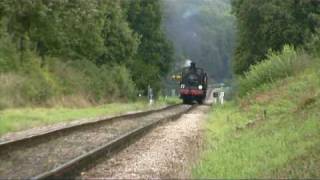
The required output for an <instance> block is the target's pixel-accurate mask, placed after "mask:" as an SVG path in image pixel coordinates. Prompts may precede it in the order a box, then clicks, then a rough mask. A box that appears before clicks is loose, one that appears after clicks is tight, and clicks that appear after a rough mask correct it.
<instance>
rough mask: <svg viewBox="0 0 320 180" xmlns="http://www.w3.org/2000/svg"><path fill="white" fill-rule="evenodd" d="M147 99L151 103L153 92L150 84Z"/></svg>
mask: <svg viewBox="0 0 320 180" xmlns="http://www.w3.org/2000/svg"><path fill="white" fill-rule="evenodd" d="M148 99H149V105H152V104H153V92H152V88H151V87H150V85H148Z"/></svg>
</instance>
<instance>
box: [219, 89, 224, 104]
mask: <svg viewBox="0 0 320 180" xmlns="http://www.w3.org/2000/svg"><path fill="white" fill-rule="evenodd" d="M219 100H220V104H223V103H224V92H223V91H221V92H220V93H219Z"/></svg>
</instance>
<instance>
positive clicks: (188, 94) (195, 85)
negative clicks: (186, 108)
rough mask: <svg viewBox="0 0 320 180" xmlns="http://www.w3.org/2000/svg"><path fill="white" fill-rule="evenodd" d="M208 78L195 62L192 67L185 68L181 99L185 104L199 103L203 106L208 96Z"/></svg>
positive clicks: (182, 78)
mask: <svg viewBox="0 0 320 180" xmlns="http://www.w3.org/2000/svg"><path fill="white" fill-rule="evenodd" d="M207 86H208V77H207V73H205V72H204V70H203V69H202V68H197V67H196V64H195V63H194V62H192V63H191V65H190V67H186V68H183V70H182V76H181V80H180V98H181V99H182V100H183V103H184V104H190V103H192V102H193V101H197V102H198V103H199V104H202V103H203V101H204V99H205V98H206V94H207Z"/></svg>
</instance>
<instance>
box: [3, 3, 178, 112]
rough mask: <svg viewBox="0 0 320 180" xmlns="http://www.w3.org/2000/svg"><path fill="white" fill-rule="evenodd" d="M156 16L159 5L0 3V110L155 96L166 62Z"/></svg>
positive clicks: (167, 48) (166, 52)
mask: <svg viewBox="0 0 320 180" xmlns="http://www.w3.org/2000/svg"><path fill="white" fill-rule="evenodd" d="M161 8H162V7H161V3H160V0H153V1H148V0H137V1H120V0H112V1H109V0H103V1H100V0H90V1H87V0H52V1H47V0H24V1H20V0H3V1H1V2H0V79H2V80H6V82H8V83H7V84H6V83H4V84H1V86H0V95H1V98H0V106H14V105H26V104H27V103H31V104H34V103H47V102H48V101H51V100H52V99H53V98H57V97H65V96H78V95H80V96H81V97H83V98H84V99H87V100H89V101H90V102H100V101H106V100H107V101H108V100H111V99H114V98H128V97H129V98H130V97H133V96H135V95H136V90H145V89H146V88H147V85H149V84H150V85H152V86H154V87H156V89H160V87H161V83H160V82H161V81H160V79H161V77H163V76H165V75H166V73H167V72H168V70H169V67H170V62H172V61H173V60H172V53H173V52H172V47H171V46H170V43H169V42H168V41H167V39H166V37H165V36H164V33H163V32H162V29H161V17H162V11H161ZM12 90H14V91H12ZM4 97H6V98H4Z"/></svg>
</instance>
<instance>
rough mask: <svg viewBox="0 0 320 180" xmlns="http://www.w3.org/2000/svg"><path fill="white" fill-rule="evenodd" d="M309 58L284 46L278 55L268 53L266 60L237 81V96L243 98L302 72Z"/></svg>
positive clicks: (290, 47)
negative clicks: (269, 84)
mask: <svg viewBox="0 0 320 180" xmlns="http://www.w3.org/2000/svg"><path fill="white" fill-rule="evenodd" d="M309 59H310V58H309V57H308V56H307V55H306V54H305V53H303V52H300V53H297V52H296V51H295V49H294V48H293V47H292V46H288V45H286V46H284V47H283V50H282V51H281V52H280V53H277V52H273V51H269V53H268V55H267V59H266V60H264V61H262V62H260V63H259V64H256V65H253V66H251V67H250V70H249V71H248V72H247V73H245V75H244V76H242V77H240V79H239V95H240V96H243V95H245V94H247V93H248V92H250V91H251V90H253V89H256V88H259V87H261V86H262V85H266V84H268V83H273V82H275V81H277V80H279V79H283V78H286V77H288V76H291V75H293V74H295V73H297V72H300V71H301V70H303V69H304V68H305V67H306V66H307V65H308V64H309Z"/></svg>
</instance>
